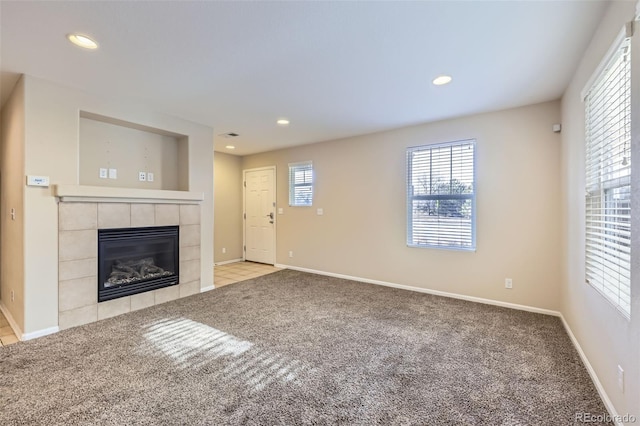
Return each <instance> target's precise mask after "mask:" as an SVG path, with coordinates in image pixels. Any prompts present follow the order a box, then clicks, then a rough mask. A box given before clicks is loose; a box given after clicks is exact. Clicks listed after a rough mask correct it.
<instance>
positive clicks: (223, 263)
mask: <svg viewBox="0 0 640 426" xmlns="http://www.w3.org/2000/svg"><path fill="white" fill-rule="evenodd" d="M242 260H243V259H242V258H240V259H231V260H225V261H222V262H215V263H214V264H213V266H222V265H227V264H229V263H236V262H242Z"/></svg>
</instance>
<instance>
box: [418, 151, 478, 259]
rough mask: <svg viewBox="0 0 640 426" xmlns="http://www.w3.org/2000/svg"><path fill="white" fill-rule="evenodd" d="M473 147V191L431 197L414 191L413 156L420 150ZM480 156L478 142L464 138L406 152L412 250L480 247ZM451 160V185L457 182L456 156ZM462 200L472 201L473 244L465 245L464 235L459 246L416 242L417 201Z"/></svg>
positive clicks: (465, 249) (470, 249)
mask: <svg viewBox="0 0 640 426" xmlns="http://www.w3.org/2000/svg"><path fill="white" fill-rule="evenodd" d="M466 145H468V146H470V147H471V148H472V149H473V151H472V154H471V156H472V158H471V176H472V182H471V187H472V191H471V192H470V193H464V194H462V193H454V192H451V193H445V194H442V193H439V194H431V195H424V194H422V195H415V191H414V189H413V187H414V185H412V183H413V181H414V176H413V172H414V168H413V156H412V154H414V153H415V152H419V151H427V150H429V151H432V152H433V150H436V149H442V148H447V147H448V148H453V147H458V146H466ZM476 154H477V141H476V139H463V140H456V141H451V142H443V143H435V144H425V145H418V146H413V147H409V148H407V150H406V173H407V174H406V196H407V200H406V208H407V230H406V232H407V235H406V242H407V246H408V247H412V248H431V249H440V250H455V251H475V250H476V247H477V241H476V216H477V210H476V192H477V181H476ZM449 158H450V160H451V166H450V168H449V176H450V179H449V184H451V182H452V181H453V178H452V177H451V176H452V175H453V163H452V161H453V160H452V159H453V154H450V157H449ZM432 164H433V157H430V167H431V165H432ZM429 184H430V185H433V182H432V181H430V183H429ZM459 200H470V201H471V203H470V210H471V214H470V218H469V221H470V223H469V225H470V233H469V236H470V243H469V245H463V243H464V239H463V238H462V236H461V234H460V236H461V238H460V240H458V241H459V242H458V243H454V244H428V243H416V242H415V240H416V235H415V233H414V230H413V227H414V205H413V203H414V201H436V202H440V201H459ZM438 217H440V215H438Z"/></svg>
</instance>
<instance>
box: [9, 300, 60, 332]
mask: <svg viewBox="0 0 640 426" xmlns="http://www.w3.org/2000/svg"><path fill="white" fill-rule="evenodd" d="M0 311H2V313H3V314H4V317H5V318H6V319H7V322H8V323H9V326H11V329H12V330H13V333H14V334H15V335H16V337H17V338H18V340H20V341H22V342H24V341H25V340H31V339H35V338H37V337H42V336H47V335H49V334H53V333H57V332H58V331H60V327H58V326H57V325H56V326H55V327H49V328H43V329H42V330H36V331H32V332H31V333H23V332H22V330H21V329H20V327H18V323H17V322H16V321H15V319H13V316H12V315H11V312H9V309H7V307H6V306H5V305H4V303H2V302H0Z"/></svg>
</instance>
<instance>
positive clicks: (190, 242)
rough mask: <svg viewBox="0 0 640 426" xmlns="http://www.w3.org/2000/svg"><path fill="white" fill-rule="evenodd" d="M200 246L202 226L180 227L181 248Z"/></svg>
mask: <svg viewBox="0 0 640 426" xmlns="http://www.w3.org/2000/svg"><path fill="white" fill-rule="evenodd" d="M199 245H200V225H184V226H181V227H180V247H188V246H199Z"/></svg>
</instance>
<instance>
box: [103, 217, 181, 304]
mask: <svg viewBox="0 0 640 426" xmlns="http://www.w3.org/2000/svg"><path fill="white" fill-rule="evenodd" d="M150 236H152V237H158V238H166V237H171V238H172V239H173V263H174V267H175V275H171V276H167V277H156V278H149V279H146V280H142V281H138V282H135V283H129V284H120V285H115V286H112V287H105V286H104V282H103V278H104V277H105V276H106V274H105V270H104V268H105V265H104V264H103V263H104V262H101V261H100V259H101V258H102V257H101V254H103V253H104V250H105V244H106V243H108V242H112V241H123V240H129V241H131V240H135V239H136V238H140V239H141V240H143V239H145V238H147V239H148V238H149V237H150ZM179 245H180V227H179V226H151V227H144V228H109V229H98V287H97V288H98V302H106V301H108V300H113V299H117V298H120V297H125V296H130V295H133V294H138V293H143V292H146V291H151V290H156V289H159V288H163V287H169V286H172V285H177V284H179V283H180V253H179Z"/></svg>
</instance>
